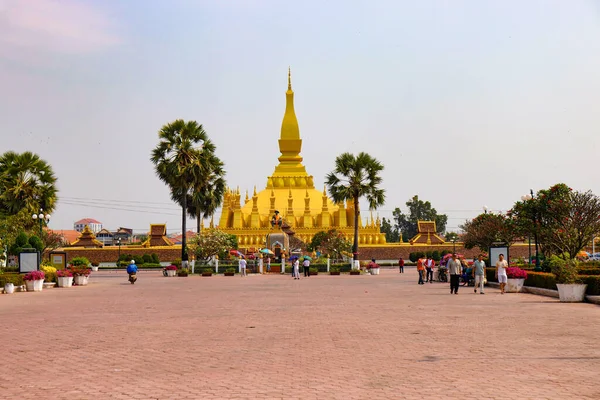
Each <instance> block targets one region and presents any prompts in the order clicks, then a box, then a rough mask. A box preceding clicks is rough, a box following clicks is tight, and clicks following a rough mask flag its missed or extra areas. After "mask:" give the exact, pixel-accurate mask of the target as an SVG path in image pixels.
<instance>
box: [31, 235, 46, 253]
mask: <svg viewBox="0 0 600 400" xmlns="http://www.w3.org/2000/svg"><path fill="white" fill-rule="evenodd" d="M28 243H29V246H31V247H32V248H34V249H36V250H37V251H39V252H42V250H43V249H44V244H43V243H42V240H41V239H40V238H39V237H37V236H35V235H32V236H30V237H29V240H28Z"/></svg>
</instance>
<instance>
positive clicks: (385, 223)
mask: <svg viewBox="0 0 600 400" xmlns="http://www.w3.org/2000/svg"><path fill="white" fill-rule="evenodd" d="M381 233H385V240H386V241H387V242H388V243H397V242H399V241H400V232H399V231H398V227H397V226H393V225H392V223H391V221H390V220H389V219H386V218H385V217H384V218H383V220H382V221H381Z"/></svg>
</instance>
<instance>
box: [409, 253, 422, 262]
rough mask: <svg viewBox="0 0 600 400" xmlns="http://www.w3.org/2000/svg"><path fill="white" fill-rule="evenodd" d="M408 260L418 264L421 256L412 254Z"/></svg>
mask: <svg viewBox="0 0 600 400" xmlns="http://www.w3.org/2000/svg"><path fill="white" fill-rule="evenodd" d="M408 259H409V260H410V261H412V262H417V260H418V259H419V256H418V254H417V253H410V254H409V255H408Z"/></svg>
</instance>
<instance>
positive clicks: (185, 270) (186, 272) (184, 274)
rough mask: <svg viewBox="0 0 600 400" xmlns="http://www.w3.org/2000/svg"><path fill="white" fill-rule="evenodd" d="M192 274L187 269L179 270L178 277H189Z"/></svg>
mask: <svg viewBox="0 0 600 400" xmlns="http://www.w3.org/2000/svg"><path fill="white" fill-rule="evenodd" d="M189 273H190V270H189V269H187V268H181V269H178V270H177V276H188V275H189Z"/></svg>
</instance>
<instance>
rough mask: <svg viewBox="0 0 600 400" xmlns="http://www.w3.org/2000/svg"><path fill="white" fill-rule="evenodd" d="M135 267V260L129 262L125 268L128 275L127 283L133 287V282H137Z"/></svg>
mask: <svg viewBox="0 0 600 400" xmlns="http://www.w3.org/2000/svg"><path fill="white" fill-rule="evenodd" d="M137 270H138V268H137V265H135V260H131V263H130V264H129V265H128V266H127V273H128V274H129V282H131V284H132V285H133V283H134V282H135V281H137Z"/></svg>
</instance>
